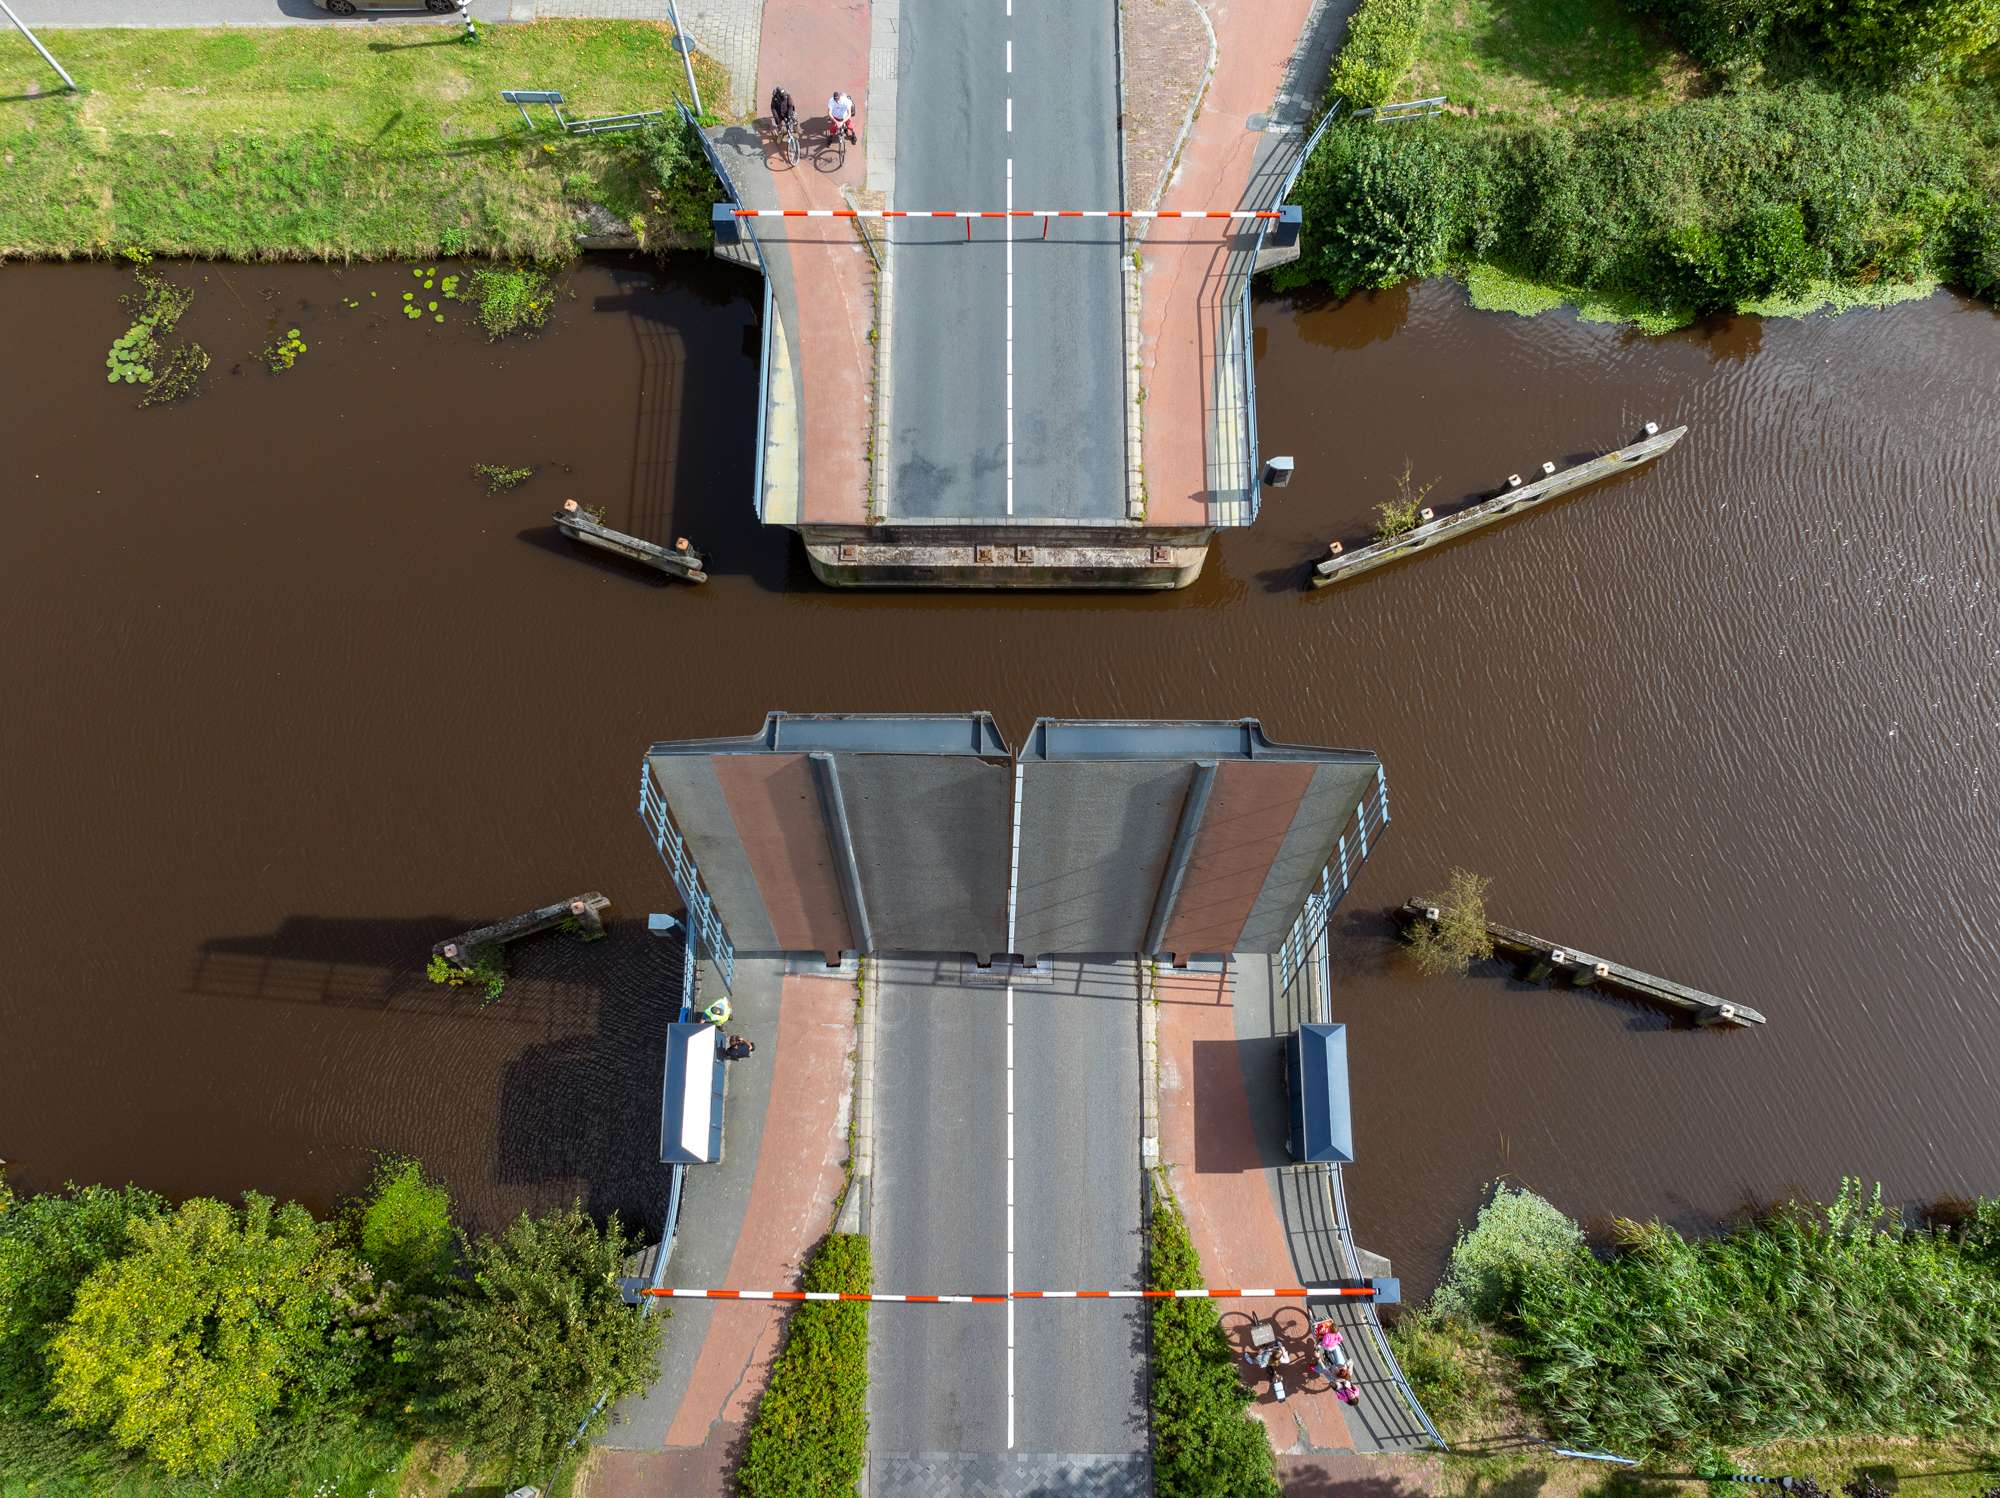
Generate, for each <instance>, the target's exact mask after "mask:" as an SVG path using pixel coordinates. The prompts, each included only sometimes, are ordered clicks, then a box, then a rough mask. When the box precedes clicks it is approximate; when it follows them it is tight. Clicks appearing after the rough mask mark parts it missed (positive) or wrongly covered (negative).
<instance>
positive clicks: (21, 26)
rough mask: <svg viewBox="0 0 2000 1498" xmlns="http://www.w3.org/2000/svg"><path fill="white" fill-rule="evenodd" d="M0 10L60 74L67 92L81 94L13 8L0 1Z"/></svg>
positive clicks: (72, 79) (67, 74)
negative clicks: (66, 85) (66, 86)
mask: <svg viewBox="0 0 2000 1498" xmlns="http://www.w3.org/2000/svg"><path fill="white" fill-rule="evenodd" d="M0 10H4V11H5V12H7V19H8V20H10V21H12V22H13V23H14V29H15V30H16V31H18V32H20V33H21V35H23V36H25V37H26V38H27V39H28V40H29V41H30V42H32V43H34V47H35V50H36V51H37V52H39V53H41V54H42V61H43V62H45V63H47V64H48V65H49V66H50V67H52V68H54V69H55V70H56V71H57V72H58V73H61V74H62V81H63V82H64V83H66V84H68V85H69V91H70V92H71V93H73V94H80V93H82V92H83V90H82V88H80V87H79V86H78V85H77V81H76V80H75V79H74V78H72V77H70V76H69V73H68V71H67V70H66V69H65V68H64V67H63V65H62V64H61V63H59V62H57V61H56V59H55V54H54V53H52V52H50V51H49V49H48V48H47V47H44V46H43V45H42V39H41V38H40V37H38V36H36V35H35V33H34V32H32V31H30V30H28V24H27V22H25V21H23V20H22V19H21V18H20V17H19V16H17V15H15V14H14V7H13V6H11V5H9V4H8V3H7V0H0Z"/></svg>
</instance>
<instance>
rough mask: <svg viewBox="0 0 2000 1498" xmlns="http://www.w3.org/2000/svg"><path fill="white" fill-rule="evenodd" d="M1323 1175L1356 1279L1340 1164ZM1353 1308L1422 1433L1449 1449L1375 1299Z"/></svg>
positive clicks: (1344, 1261) (1345, 1261) (1349, 1271)
mask: <svg viewBox="0 0 2000 1498" xmlns="http://www.w3.org/2000/svg"><path fill="white" fill-rule="evenodd" d="M1325 1175H1326V1179H1327V1194H1328V1205H1329V1206H1330V1207H1331V1208H1332V1210H1333V1224H1334V1229H1333V1230H1334V1240H1335V1241H1336V1242H1337V1243H1338V1244H1339V1245H1340V1261H1341V1267H1342V1270H1343V1272H1344V1274H1345V1276H1346V1277H1348V1278H1350V1279H1359V1278H1360V1277H1361V1271H1360V1268H1359V1264H1358V1262H1357V1260H1356V1257H1355V1253H1354V1230H1353V1229H1352V1228H1351V1227H1349V1226H1348V1225H1347V1189H1346V1187H1345V1186H1344V1185H1343V1184H1342V1182H1341V1178H1340V1167H1339V1166H1338V1165H1329V1166H1327V1167H1326V1169H1325ZM1354 1310H1355V1312H1356V1314H1357V1315H1358V1316H1359V1317H1360V1320H1361V1324H1362V1325H1363V1326H1364V1327H1366V1328H1367V1330H1368V1340H1369V1342H1370V1343H1371V1344H1372V1345H1373V1346H1374V1348H1375V1355H1376V1356H1377V1357H1379V1358H1380V1359H1381V1360H1382V1366H1383V1367H1385V1368H1387V1369H1388V1370H1389V1375H1390V1377H1391V1378H1393V1379H1394V1380H1395V1383H1396V1389H1397V1391H1398V1392H1399V1393H1401V1395H1402V1396H1403V1401H1404V1403H1405V1404H1407V1405H1408V1406H1409V1408H1410V1413H1411V1414H1413V1415H1415V1416H1416V1417H1417V1423H1418V1424H1420V1425H1421V1426H1423V1428H1424V1434H1425V1435H1427V1436H1429V1437H1430V1439H1431V1440H1432V1441H1433V1442H1434V1443H1435V1444H1436V1446H1437V1448H1438V1450H1440V1451H1449V1450H1451V1447H1449V1446H1447V1445H1446V1444H1445V1439H1444V1437H1443V1436H1441V1435H1439V1434H1438V1428H1437V1426H1435V1425H1433V1424H1432V1423H1431V1417H1430V1416H1429V1415H1428V1414H1427V1413H1425V1411H1424V1407H1423V1405H1422V1404H1421V1403H1420V1402H1419V1401H1418V1399H1417V1394H1416V1391H1415V1390H1414V1389H1412V1388H1411V1387H1410V1381H1409V1379H1407V1378H1405V1377H1404V1376H1403V1365H1402V1364H1401V1363H1398V1362H1397V1361H1396V1354H1395V1353H1394V1352H1392V1351H1391V1350H1390V1348H1389V1339H1388V1337H1386V1336H1385V1335H1383V1332H1382V1320H1381V1318H1380V1317H1379V1316H1377V1315H1376V1314H1375V1303H1374V1302H1373V1301H1372V1300H1365V1301H1361V1302H1358V1303H1357V1304H1356V1306H1355V1307H1354Z"/></svg>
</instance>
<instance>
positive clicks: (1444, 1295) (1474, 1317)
mask: <svg viewBox="0 0 2000 1498" xmlns="http://www.w3.org/2000/svg"><path fill="white" fill-rule="evenodd" d="M1588 1257H1589V1254H1588V1253H1587V1252H1586V1251H1585V1249H1584V1245H1583V1229H1581V1228H1579V1227H1578V1226H1577V1225H1576V1224H1575V1223H1573V1222H1571V1221H1570V1220H1569V1219H1568V1218H1567V1217H1565V1216H1563V1214H1562V1213H1561V1212H1558V1211H1557V1210H1556V1209H1555V1208H1554V1207H1552V1206H1550V1205H1549V1204H1548V1203H1547V1202H1545V1201H1543V1200H1542V1198H1540V1197H1539V1196H1536V1195H1535V1194H1534V1193H1533V1192H1532V1191H1523V1190H1520V1189H1518V1188H1515V1187H1510V1186H1508V1185H1506V1184H1505V1183H1504V1182H1496V1183H1495V1184H1494V1187H1493V1199H1492V1200H1491V1201H1489V1202H1488V1203H1487V1204H1486V1205H1485V1206H1483V1207H1481V1208H1480V1209H1479V1217H1478V1219H1477V1220H1476V1221H1475V1222H1474V1223H1473V1225H1472V1227H1471V1228H1470V1229H1466V1230H1462V1231H1461V1232H1460V1233H1459V1235H1458V1241H1457V1242H1456V1243H1455V1244H1453V1245H1452V1250H1451V1260H1450V1262H1449V1263H1448V1264H1447V1265H1446V1266H1445V1272H1444V1279H1443V1280H1442V1281H1440V1282H1439V1284H1438V1288H1437V1293H1436V1294H1434V1295H1433V1296H1432V1297H1431V1309H1432V1310H1433V1311H1435V1312H1436V1313H1437V1314H1438V1315H1440V1316H1446V1317H1454V1318H1457V1319H1460V1320H1464V1321H1473V1322H1486V1323H1491V1322H1493V1321H1495V1320H1496V1319H1498V1318H1499V1316H1500V1315H1501V1313H1502V1312H1503V1311H1504V1310H1505V1309H1506V1308H1507V1306H1509V1305H1510V1304H1512V1302H1513V1300H1514V1297H1515V1295H1516V1294H1517V1292H1518V1290H1519V1288H1520V1285H1521V1282H1522V1280H1523V1278H1524V1277H1525V1276H1527V1275H1529V1274H1544V1273H1546V1274H1561V1273H1564V1272H1567V1270H1568V1269H1569V1268H1571V1267H1573V1266H1575V1265H1576V1264H1577V1263H1578V1262H1579V1261H1580V1260H1582V1259H1586V1258H1588Z"/></svg>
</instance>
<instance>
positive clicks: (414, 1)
mask: <svg viewBox="0 0 2000 1498" xmlns="http://www.w3.org/2000/svg"><path fill="white" fill-rule="evenodd" d="M313 4H315V5H317V6H318V7H319V8H320V9H321V10H330V11H332V12H333V13H334V14H335V15H337V16H351V15H353V14H354V13H355V12H356V11H361V10H427V11H429V12H430V13H431V14H432V15H434V16H441V15H445V14H446V13H448V12H450V11H454V10H457V9H458V0H313Z"/></svg>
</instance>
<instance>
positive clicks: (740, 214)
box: [730, 208, 1279, 219]
mask: <svg viewBox="0 0 2000 1498" xmlns="http://www.w3.org/2000/svg"><path fill="white" fill-rule="evenodd" d="M730 212H731V213H732V214H733V215H734V216H735V217H737V218H1252V219H1256V218H1269V219H1274V218H1277V217H1279V214H1278V211H1277V210H1276V209H1275V208H1013V209H1003V208H732V209H731V210H730Z"/></svg>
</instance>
